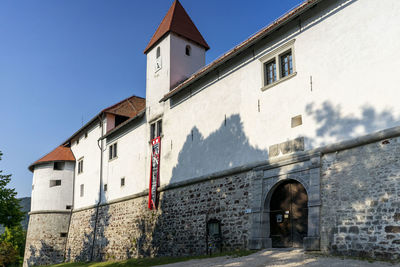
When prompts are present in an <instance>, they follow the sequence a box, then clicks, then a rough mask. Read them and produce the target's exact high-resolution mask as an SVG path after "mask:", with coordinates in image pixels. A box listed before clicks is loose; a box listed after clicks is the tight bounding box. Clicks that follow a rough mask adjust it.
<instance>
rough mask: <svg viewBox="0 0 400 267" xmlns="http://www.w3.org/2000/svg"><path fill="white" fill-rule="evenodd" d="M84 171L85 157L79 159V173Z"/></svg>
mask: <svg viewBox="0 0 400 267" xmlns="http://www.w3.org/2000/svg"><path fill="white" fill-rule="evenodd" d="M82 172H83V159H80V160H79V161H78V174H80V173H82Z"/></svg>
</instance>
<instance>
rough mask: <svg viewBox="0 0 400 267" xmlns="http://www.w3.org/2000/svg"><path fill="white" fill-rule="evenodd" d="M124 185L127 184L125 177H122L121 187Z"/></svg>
mask: <svg viewBox="0 0 400 267" xmlns="http://www.w3.org/2000/svg"><path fill="white" fill-rule="evenodd" d="M122 186H125V177H124V178H121V187H122Z"/></svg>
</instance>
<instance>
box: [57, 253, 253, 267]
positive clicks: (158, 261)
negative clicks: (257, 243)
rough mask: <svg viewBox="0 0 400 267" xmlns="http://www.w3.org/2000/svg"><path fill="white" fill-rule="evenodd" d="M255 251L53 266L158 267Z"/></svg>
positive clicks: (239, 255) (236, 255)
mask: <svg viewBox="0 0 400 267" xmlns="http://www.w3.org/2000/svg"><path fill="white" fill-rule="evenodd" d="M255 252H256V251H255V250H252V251H250V250H236V251H230V252H222V253H216V254H212V255H211V256H210V255H203V256H188V257H157V258H141V259H130V260H125V261H107V262H89V263H81V262H71V263H61V264H57V265H52V266H53V267H78V266H79V267H89V266H90V267H125V266H138V267H139V266H156V265H162V264H170V263H175V262H182V261H188V260H196V259H207V258H214V257H221V256H230V257H233V258H236V257H243V256H247V255H250V254H253V253H255Z"/></svg>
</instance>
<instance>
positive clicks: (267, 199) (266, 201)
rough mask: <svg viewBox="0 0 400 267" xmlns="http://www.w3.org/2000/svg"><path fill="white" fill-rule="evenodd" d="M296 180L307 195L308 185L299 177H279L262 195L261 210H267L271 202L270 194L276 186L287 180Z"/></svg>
mask: <svg viewBox="0 0 400 267" xmlns="http://www.w3.org/2000/svg"><path fill="white" fill-rule="evenodd" d="M290 180H292V181H296V182H298V183H300V184H301V185H302V186H303V187H304V189H305V190H306V193H307V196H309V195H310V194H309V190H310V189H309V185H308V184H307V183H305V182H304V181H303V179H301V178H297V177H293V178H286V179H279V180H278V181H277V182H276V183H275V184H274V185H273V186H272V187H271V188H270V189H269V191H268V192H266V194H265V195H264V196H263V210H264V211H268V212H269V205H270V203H271V198H272V195H273V194H274V192H275V189H276V188H278V187H279V186H280V185H281V184H283V183H285V182H287V181H290Z"/></svg>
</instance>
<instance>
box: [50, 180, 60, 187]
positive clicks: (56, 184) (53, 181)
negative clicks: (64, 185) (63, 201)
mask: <svg viewBox="0 0 400 267" xmlns="http://www.w3.org/2000/svg"><path fill="white" fill-rule="evenodd" d="M60 185H61V180H50V187H54V186H60Z"/></svg>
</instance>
